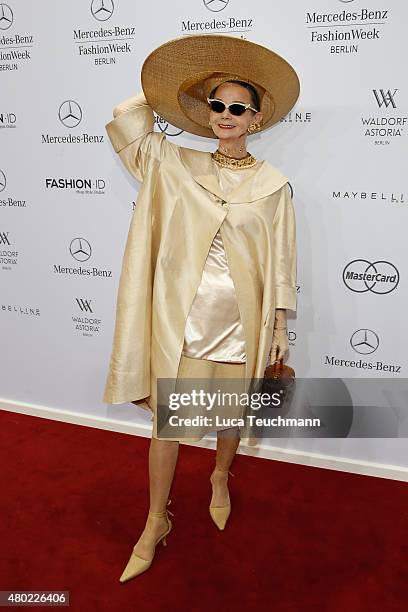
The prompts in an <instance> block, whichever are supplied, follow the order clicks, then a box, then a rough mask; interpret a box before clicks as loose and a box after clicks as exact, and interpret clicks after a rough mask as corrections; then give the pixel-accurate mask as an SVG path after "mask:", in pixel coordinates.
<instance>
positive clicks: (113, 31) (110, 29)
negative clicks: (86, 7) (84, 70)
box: [73, 0, 136, 66]
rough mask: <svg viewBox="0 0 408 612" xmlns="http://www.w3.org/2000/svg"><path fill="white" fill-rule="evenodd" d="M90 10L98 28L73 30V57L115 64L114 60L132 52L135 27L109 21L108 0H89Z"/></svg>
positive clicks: (111, 7)
mask: <svg viewBox="0 0 408 612" xmlns="http://www.w3.org/2000/svg"><path fill="white" fill-rule="evenodd" d="M90 12H91V15H92V17H93V19H94V20H95V21H97V22H99V23H100V27H98V28H96V29H83V28H76V29H74V31H73V41H74V45H75V53H76V55H77V57H80V58H83V59H85V58H86V59H88V60H90V61H91V62H92V65H93V66H107V65H115V64H116V62H117V60H118V59H120V58H121V57H124V56H126V55H129V54H130V53H132V51H133V43H134V40H135V37H136V28H135V26H129V25H128V24H126V25H120V24H114V23H112V22H113V17H114V16H116V10H115V5H114V3H113V1H112V0H92V2H91V7H90ZM108 22H109V23H108Z"/></svg>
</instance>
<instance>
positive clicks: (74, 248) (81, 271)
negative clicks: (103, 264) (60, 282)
mask: <svg viewBox="0 0 408 612" xmlns="http://www.w3.org/2000/svg"><path fill="white" fill-rule="evenodd" d="M69 252H70V255H71V257H73V259H75V260H76V261H79V262H85V261H88V260H89V259H90V258H91V255H92V247H91V244H90V242H88V240H87V239H86V238H73V239H72V240H71V242H70V245H69ZM54 272H55V273H56V274H67V275H72V276H93V277H96V276H101V277H102V278H112V271H111V270H104V269H101V268H96V267H93V268H84V267H82V266H77V267H65V266H61V265H56V264H54Z"/></svg>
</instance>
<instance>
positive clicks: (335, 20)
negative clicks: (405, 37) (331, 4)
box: [305, 0, 390, 54]
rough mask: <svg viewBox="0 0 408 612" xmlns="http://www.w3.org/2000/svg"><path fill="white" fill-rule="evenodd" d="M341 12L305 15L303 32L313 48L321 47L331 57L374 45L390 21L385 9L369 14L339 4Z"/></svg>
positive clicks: (313, 12)
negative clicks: (305, 29) (304, 29)
mask: <svg viewBox="0 0 408 612" xmlns="http://www.w3.org/2000/svg"><path fill="white" fill-rule="evenodd" d="M340 4H341V5H343V7H344V8H343V10H340V11H336V10H333V11H327V12H321V11H308V12H307V13H306V18H305V22H306V28H307V30H308V33H309V40H310V42H311V44H313V45H322V46H323V47H324V48H326V49H327V50H328V51H329V53H331V54H349V53H358V52H359V49H360V45H368V44H376V42H377V41H379V40H380V38H381V36H382V33H383V30H384V27H386V26H387V24H388V20H389V18H390V10H389V9H376V10H370V9H367V8H360V7H358V8H357V7H356V10H353V8H354V6H355V5H354V4H353V3H352V1H347V0H340Z"/></svg>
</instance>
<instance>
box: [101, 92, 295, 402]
mask: <svg viewBox="0 0 408 612" xmlns="http://www.w3.org/2000/svg"><path fill="white" fill-rule="evenodd" d="M153 127H154V115H153V111H152V109H151V108H150V106H149V105H148V104H142V105H140V106H138V107H137V108H133V109H132V110H130V111H128V112H125V113H123V114H121V115H119V116H118V117H116V119H114V120H112V121H111V122H110V123H108V124H107V125H106V130H107V133H108V136H109V138H110V140H111V143H112V145H113V148H114V150H115V151H116V153H118V154H119V157H120V158H121V160H122V162H123V164H124V165H125V166H126V168H127V169H128V170H129V172H131V174H132V175H133V176H134V177H135V178H136V179H137V180H138V181H141V182H142V185H141V188H140V191H139V195H138V198H137V204H136V206H135V210H134V212H133V216H132V220H131V223H130V227H129V233H128V237H127V242H126V247H125V251H124V256H123V263H122V271H121V276H120V281H119V288H118V294H117V303H116V322H115V330H114V338H113V346H112V353H111V358H110V364H109V371H108V376H107V380H106V386H105V390H104V396H103V401H104V402H107V403H109V404H121V403H125V402H132V401H135V400H141V399H144V398H148V403H149V406H150V408H151V409H152V410H153V411H155V410H156V409H157V384H156V383H157V379H158V378H173V379H176V378H177V371H178V366H179V362H180V359H181V352H182V348H183V342H184V328H185V323H186V320H187V317H188V313H189V310H190V306H191V304H192V302H193V299H194V296H195V294H196V291H197V289H198V286H199V284H200V280H201V275H202V271H203V267H204V263H205V260H206V257H207V253H208V251H209V248H210V245H211V242H212V240H213V238H214V236H215V234H216V232H217V230H218V229H220V232H221V236H222V240H223V243H224V249H225V252H226V256H227V259H228V264H229V268H230V273H231V277H232V279H233V282H234V285H235V291H236V296H237V302H238V307H239V311H240V316H241V321H242V325H243V329H244V335H245V344H246V375H245V378H246V379H248V380H250V379H252V378H263V375H264V370H265V367H266V365H267V363H268V357H269V352H270V349H271V344H272V334H273V327H274V319H275V308H289V309H291V310H296V267H297V255H296V228H295V212H294V207H293V203H292V199H291V196H290V190H289V186H288V179H287V178H286V177H285V176H284V175H283V174H281V172H280V171H279V170H277V169H276V168H274V167H273V166H272V165H271V164H270V163H269V162H267V161H263V162H261V163H260V164H259V168H258V169H257V170H256V172H255V174H254V175H253V176H252V177H251V178H250V179H244V181H242V182H241V183H240V185H239V186H238V187H237V188H236V189H235V190H233V191H232V192H231V193H230V195H229V197H228V199H227V200H225V196H224V194H223V193H222V192H221V188H220V185H219V183H218V181H217V178H216V174H215V170H214V163H215V162H214V161H213V160H212V157H211V154H210V153H209V152H202V151H198V150H195V149H189V148H186V147H181V146H178V145H176V144H175V143H174V142H171V141H170V140H168V139H166V136H165V134H164V133H161V132H154V131H153ZM143 407H145V406H143Z"/></svg>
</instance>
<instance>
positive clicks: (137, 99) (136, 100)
mask: <svg viewBox="0 0 408 612" xmlns="http://www.w3.org/2000/svg"><path fill="white" fill-rule="evenodd" d="M142 104H148V102H147V100H146V97H145V95H144V92H143V90H142V91H140V92H139V93H138V94H136V95H135V96H131V97H130V98H127V99H126V100H124V101H123V102H120V104H117V105H116V106H115V108H114V109H113V118H114V119H116V117H118V116H119V115H122V114H123V113H127V112H128V111H130V110H132V109H133V108H136V107H137V106H140V105H142Z"/></svg>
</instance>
